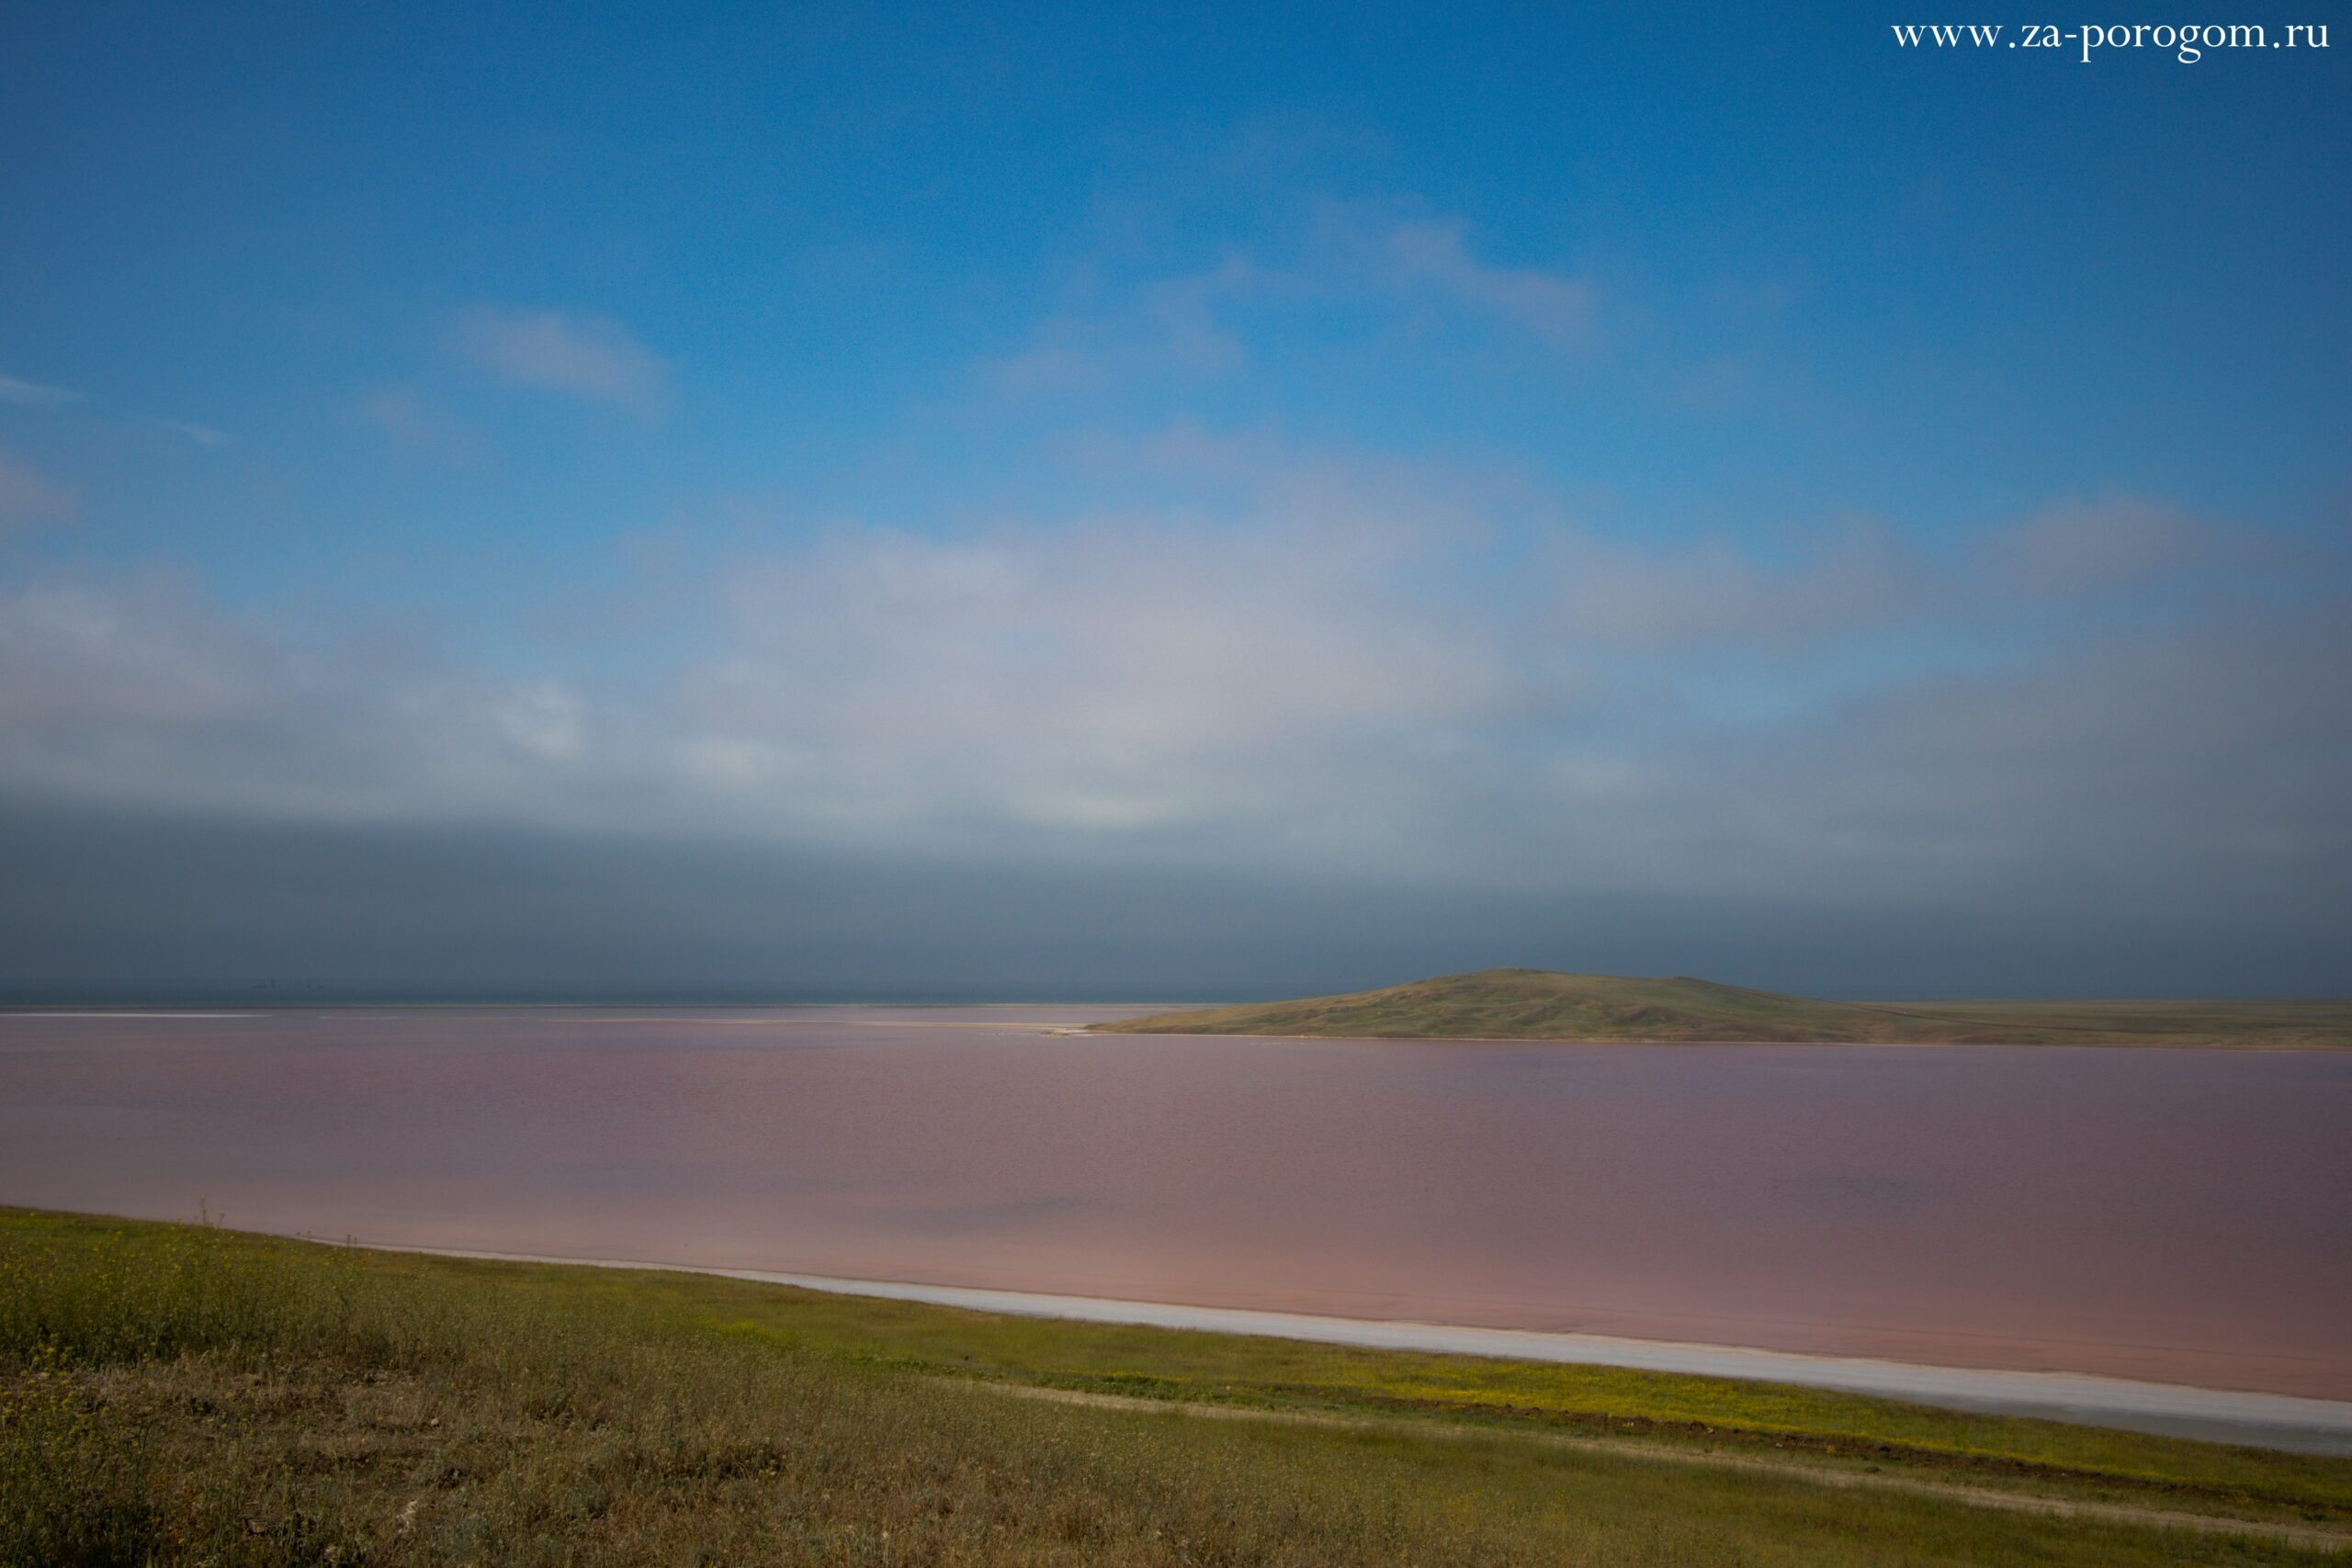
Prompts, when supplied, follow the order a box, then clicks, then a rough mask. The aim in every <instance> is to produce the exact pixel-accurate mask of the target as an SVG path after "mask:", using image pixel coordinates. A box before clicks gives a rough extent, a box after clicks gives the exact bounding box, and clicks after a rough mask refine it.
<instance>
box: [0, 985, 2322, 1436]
mask: <svg viewBox="0 0 2352 1568" xmlns="http://www.w3.org/2000/svg"><path fill="white" fill-rule="evenodd" d="M1118 1011H1119V1010H1117V1009H1104V1008H1075V1009H1073V1008H1053V1007H1031V1008H960V1009H959V1008H775V1009H734V1010H717V1009H710V1010H696V1009H677V1010H662V1009H626V1010H624V1009H609V1010H598V1009H551V1008H550V1009H485V1010H471V1009H408V1010H357V1009H354V1010H327V1011H319V1010H285V1011H266V1012H254V1013H241V1014H234V1015H225V1016H178V1017H160V1016H143V1017H125V1016H122V1015H119V1014H118V1015H111V1016H107V1015H96V1014H82V1015H37V1014H31V1013H22V1012H20V1013H11V1014H0V1202H7V1203H15V1204H25V1205H32V1206H38V1207H47V1208H62V1209H80V1210H93V1211H99V1212H105V1213H120V1214H133V1215H142V1216H157V1217H172V1216H180V1215H188V1214H192V1213H195V1212H196V1209H197V1206H198V1202H199V1201H202V1202H204V1203H205V1204H206V1205H208V1206H209V1208H210V1209H211V1210H212V1211H213V1212H214V1213H218V1214H220V1215H223V1216H225V1218H226V1221H227V1223H229V1224H233V1225H238V1226H241V1227H246V1228H252V1229H259V1230H271V1231H284V1232H308V1233H311V1234H314V1235H326V1236H335V1237H342V1236H352V1237H356V1238H357V1239H360V1240H364V1241H371V1242H379V1243H387V1244H395V1245H413V1246H435V1247H465V1248H479V1249H483V1250H491V1251H506V1252H527V1253H539V1254H548V1255H561V1256H577V1257H594V1258H632V1259H640V1260H645V1261H653V1262H677V1263H688V1264H700V1265H707V1266H720V1267H734V1268H747V1269H775V1270H783V1271H794V1272H801V1273H811V1274H831V1275H840V1276H844V1277H848V1278H854V1279H870V1280H916V1281H924V1282H930V1283H939V1284H956V1285H977V1286H984V1287H992V1288H998V1289H1009V1290H1020V1291H1034V1292H1053V1293H1059V1294H1071V1295H1091V1296H1108V1297H1117V1298H1123V1299H1128V1300H1139V1301H1159V1302H1175V1303H1190V1304H1198V1305H1213V1306H1239V1307H1256V1308H1267V1309H1274V1310H1283V1311H1299V1312H1312V1313H1321V1314H1334V1315H1340V1316H1353V1317H1374V1318H1411V1319H1417V1320H1425V1321H1432V1322H1440V1323H1454V1324H1469V1325H1488V1326H1498V1327H1515V1328H1537V1329H1554V1330H1572V1331H1583V1332H1589V1333H1600V1334H1611V1335H1625V1336H1633V1337H1647V1338H1667V1339H1681V1340H1699V1341H1707V1342H1714V1343H1722V1344H1732V1345H1748V1346H1759V1347H1765V1348H1775V1349H1790V1350H1804V1351H1816V1352H1826V1353H1832V1354H1848V1355H1871V1356H1883V1357H1890V1358H1894V1359H1904V1360H1915V1361H1929V1362H1940V1363H1945V1364H1950V1365H1960V1366H1981V1367H2002V1368H2013V1369H2041V1370H2062V1371H2089V1372H2104V1373H2110V1374H2114V1375H2119V1376H2124V1377H2131V1378H2141V1379H2148V1380H2152V1381H2157V1382H2184V1383H2196V1384H2201V1385H2205V1386H2210V1387H2215V1388H2238V1389H2248V1390H2260V1391H2267V1392H2271V1393H2293V1394H2305V1395H2312V1396H2317V1397H2322V1398H2330V1399H2339V1400H2341V1399H2347V1398H2352V1311H2348V1310H2346V1303H2352V1054H2335V1055H2331V1054H2323V1053H2290V1052H2223V1051H2172V1050H2146V1051H2142V1050H2091V1049H2073V1048H2049V1047H1994V1046H1939V1047H1928V1048H1902V1047H1874V1046H1803V1045H1762V1046H1657V1045H1634V1046H1603V1045H1513V1044H1463V1043H1402V1042H1379V1041H1296V1040H1233V1039H1213V1038H1184V1037H1170V1036H1152V1037H1133V1038H1125V1037H1119V1036H1103V1037H1095V1038H1070V1037H1057V1036H1052V1035H1048V1034H1046V1033H1043V1032H1042V1031H1044V1030H1046V1029H1049V1028H1055V1027H1066V1026H1069V1025H1073V1024H1077V1023H1082V1022H1086V1021H1095V1020H1100V1019H1103V1018H1104V1017H1107V1016H1114V1015H1116V1013H1117V1012H1118Z"/></svg>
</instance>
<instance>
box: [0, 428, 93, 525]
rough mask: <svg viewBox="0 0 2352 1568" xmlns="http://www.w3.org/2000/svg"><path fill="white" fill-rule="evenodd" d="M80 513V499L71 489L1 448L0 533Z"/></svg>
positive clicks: (59, 519)
mask: <svg viewBox="0 0 2352 1568" xmlns="http://www.w3.org/2000/svg"><path fill="white" fill-rule="evenodd" d="M80 510H81V498H80V497H79V496H77V495H75V494H74V491H73V490H72V488H71V487H69V486H67V485H64V484H62V483H60V482H59V481H57V480H56V479H51V478H50V477H49V476H48V475H47V474H44V473H42V472H41V471H40V469H39V468H34V467H33V466H32V464H30V463H28V462H27V461H26V460H25V459H24V458H22V457H17V455H16V454H15V453H13V452H11V451H9V450H8V449H7V448H6V447H5V446H0V533H6V532H7V531H8V530H10V529H13V528H21V527H26V526H29V525H33V524H39V523H56V522H61V521H63V520H65V519H67V518H70V517H72V516H74V514H75V513H77V512H79V511H80Z"/></svg>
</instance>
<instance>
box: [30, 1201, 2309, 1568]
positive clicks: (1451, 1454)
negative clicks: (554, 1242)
mask: <svg viewBox="0 0 2352 1568" xmlns="http://www.w3.org/2000/svg"><path fill="white" fill-rule="evenodd" d="M2034 1499H2040V1500H2046V1501H2047V1502H2048V1503H2049V1504H2050V1505H2052V1506H2071V1507H2074V1508H2076V1509H2078V1510H2081V1512H2079V1513H2078V1514H2077V1515H2076V1516H2075V1517H2048V1516H2046V1515H2044V1514H2042V1513H2041V1512H2028V1511H2019V1507H2018V1505H2019V1504H2021V1503H2023V1502H2026V1501H2028V1500H2034ZM2037 1506H2038V1505H2037ZM2200 1517H2201V1518H2203V1519H2205V1520H2206V1521H2207V1523H2208V1525H2209V1526H2210V1525H2211V1523H2212V1522H2214V1521H2218V1520H2222V1519H2232V1518H2234V1519H2243V1520H2252V1521H2256V1522H2257V1523H2258V1524H2259V1525H2260V1526H2261V1527H2262V1528H2261V1529H2258V1530H2257V1531H2256V1533H2251V1534H2247V1533H2220V1532H2217V1531H2216V1530H2214V1529H2211V1528H2206V1529H2191V1528H2188V1526H2189V1525H2191V1524H2192V1523H2194V1522H2195V1521H2196V1520H2197V1519H2198V1518H2200ZM2289 1529H2293V1530H2299V1531H2301V1532H2302V1533H2301V1537H2300V1539H2301V1541H2302V1542H2303V1544H2302V1545H2301V1546H2296V1545H2291V1544H2289V1543H2288V1541H2287V1540H2286V1538H2285V1536H2284V1535H2283V1534H2282V1533H2278V1532H2283V1531H2286V1530H2289ZM2346 1531H2352V1461H2331V1460H2320V1459H2308V1458H2298V1457H2294V1456H2288V1455H2280V1454H2271V1453H2265V1452H2259V1451H2256V1450H2231V1449H2222V1448H2216V1447H2211V1446H2209V1445H2202V1444H2196V1443H2187V1442H2178V1441H2173V1440H2169V1439H2164V1438H2144V1437H2135V1436H2131V1435H2128V1434H2120V1433H2111V1432H2100V1431H2095V1430H2090V1429H2086V1428H2078V1427H2064V1426H2057V1425H2052V1424H2048V1423H2038V1422H2030V1421H2015V1420H2002V1419H1996V1418H1989V1417H1973V1416H1954V1415H1950V1414H1945V1413H1940V1412H1935V1411H1930V1410H1926V1409H1921V1408H1917V1407H1913V1406H1907V1405H1903V1404H1893V1403H1889V1402H1884V1401H1876V1400H1867V1399H1858V1398H1851V1397H1846V1396H1839V1395H1832V1394H1823V1393H1808V1392H1805V1391H1802V1390H1795V1389H1788V1388H1780V1387H1773V1386H1770V1385H1760V1384H1744V1383H1737V1382H1724V1381H1718V1380H1706V1379H1692V1378H1676V1377H1665V1376H1658V1375H1653V1374H1644V1373H1636V1372H1627V1371H1614V1370H1608V1369H1580V1368H1573V1367H1556V1366H1544V1365H1523V1364H1517V1363H1510V1362H1501V1361H1482V1360H1474V1359H1463V1358H1449V1357H1438V1356H1422V1355H1412V1354H1397V1353H1388V1352H1374V1351H1361V1350H1351V1349H1348V1348H1338V1347H1325V1346H1307V1345H1296V1344H1290V1343H1286V1342H1283V1341H1275V1340H1263V1339H1247V1338H1235V1337H1222V1336H1214V1335H1203V1334H1189V1333H1178V1332H1171V1331H1165V1330H1153V1329H1143V1328H1127V1327H1117V1326H1109V1325H1077V1324H1065V1323H1052V1322H1044V1321H1039V1320H1035V1319H1022V1318H1011V1317H997V1316H991V1315H988V1314H975V1313H967V1312H958V1311H955V1310H952V1309H947V1308H939V1307H930V1306H923V1305H920V1304H916V1303H894V1302H884V1301H876V1300H873V1299H868V1298H855V1297H839V1296H830V1295H820V1294H814V1293H809V1292H797V1291H792V1290H787V1289H784V1288H781V1287H776V1286H769V1285H756V1284H750V1283H745V1282H739V1281H731V1280H714V1279H707V1278H700V1277H695V1276H685V1275H664V1274H657V1273H650V1272H639V1271H624V1270H604V1269H564V1268H557V1267H550V1266H528V1265H508V1264H488V1263H479V1262H466V1261H459V1260H454V1259H440V1258H418V1257H411V1256H403V1255H394V1254H377V1253H364V1252H356V1251H352V1250H348V1249H344V1248H334V1247H320V1246H316V1245H311V1244H306V1243H297V1242H288V1241H277V1240H270V1239H266V1238H261V1237H254V1236H246V1235H238V1234H236V1233H231V1232H225V1231H220V1230H217V1229H212V1228H209V1227H202V1226H172V1225H155V1224H131V1223H128V1222H116V1221H107V1220H97V1219H88V1218H82V1217H74V1216H65V1215H55V1214H39V1213H23V1212H15V1211H0V1562H6V1563H9V1564H19V1563H22V1564H35V1563H40V1564H47V1563H96V1562H110V1563H111V1562H122V1563H129V1562H190V1563H193V1562H210V1563H220V1564H232V1563H254V1564H264V1563H273V1564H274V1563H361V1562H383V1563H396V1562H416V1563H439V1562H496V1563H507V1562H524V1563H528V1562H587V1563H596V1562H664V1563H667V1562H818V1563H842V1564H849V1563H910V1564H912V1563H936V1564H961V1563H973V1564H978V1563H1071V1564H1077V1563H1109V1564H1130V1563H1132V1564H1179V1563H1235V1564H1238V1563H1258V1562H1263V1563H1282V1564H1319V1563H1332V1564H1339V1563H1348V1564H1363V1563H1381V1562H1414V1563H1530V1564H1532V1563H1592V1564H1600V1563H1611V1564H1629V1565H1647V1564H1692V1565H1697V1564H1707V1565H1715V1564H1725V1563H1756V1564H1789V1565H1792V1568H1793V1565H1797V1564H1822V1565H1838V1564H1860V1563H1949V1564H1961V1563H1967V1564H2008V1563H2016V1564H2024V1563H2054V1564H2076V1563H2080V1564H2091V1563H2100V1564H2130V1563H2158V1562H2166V1563H2177V1562H2194V1563H2282V1562H2322V1561H2343V1560H2346V1557H2347V1556H2352V1553H2347V1552H2345V1551H2341V1550H2336V1549H2335V1547H2334V1546H2333V1545H2332V1544H2331V1543H2332V1542H2335V1541H2338V1540H2352V1534H2346V1533H2344V1532H2346ZM2330 1551H2334V1553H2335V1554H2334V1555H2332V1556H2331V1555H2330Z"/></svg>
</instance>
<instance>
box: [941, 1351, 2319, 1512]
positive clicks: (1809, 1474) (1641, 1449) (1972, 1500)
mask: <svg viewBox="0 0 2352 1568" xmlns="http://www.w3.org/2000/svg"><path fill="white" fill-rule="evenodd" d="M940 1381H941V1382H952V1383H955V1384H956V1385H958V1386H960V1387H965V1388H981V1389H986V1390H988V1391H989V1392H990V1393H998V1394H1001V1395H1003V1396H1005V1397H1007V1398H1011V1399H1034V1400H1037V1401H1040V1402H1042V1403H1045V1404H1077V1405H1084V1406H1086V1407H1088V1408H1090V1409H1097V1410H1129V1411H1141V1412H1150V1413H1157V1414H1160V1415H1168V1416H1191V1417H1195V1418H1198V1419H1201V1420H1207V1421H1261V1422H1270V1423H1273V1424H1275V1425H1281V1426H1294V1427H1343V1428H1347V1429H1350V1430H1356V1431H1382V1432H1397V1433H1403V1434H1410V1435H1414V1436H1422V1437H1430V1438H1442V1439H1456V1438H1496V1437H1506V1438H1526V1439H1529V1440H1531V1441H1534V1442H1541V1443H1549V1444H1552V1445H1555V1446H1556V1447H1559V1448H1566V1449H1576V1450H1581V1451H1584V1452H1589V1453H1599V1454H1613V1455H1616V1456H1618V1457H1620V1458H1623V1459H1633V1460H1643V1461H1654V1462H1657V1463H1660V1464H1689V1465H1706V1466H1712V1467H1713V1468H1715V1469H1719V1470H1745V1471H1755V1472H1763V1473H1767V1474H1771V1475H1778V1476H1786V1477H1789V1478H1791V1479H1793V1480H1798V1481H1805V1482H1811V1483H1814V1484H1815V1485H1820V1486H1850V1487H1863V1488H1869V1489H1873V1490H1877V1491H1882V1492H1903V1493H1908V1494H1910V1495H1913V1496H1918V1497H1936V1498H1941V1499H1943V1500H1945V1501H1947V1502H1953V1503H1961V1504H1964V1505H1966V1506H1970V1507H1976V1508H1998V1509H2001V1510H2004V1511H2006V1512H2008V1513H2015V1514H2041V1515H2044V1516H2047V1517H2057V1518H2068V1519H2095V1520H2098V1521H2100V1522H2102V1523H2108V1524H2123V1525H2142V1526H2150V1527H2154V1528H2158V1529H2186V1530H2200V1531H2203V1532H2205V1533H2207V1534H2211V1535H2233V1536H2260V1537H2263V1538H2266V1539H2267V1540H2283V1541H2285V1542H2287V1543H2288V1544H2289V1545H2291V1546H2301V1547H2312V1548H2316V1549H2318V1550H2320V1551H2328V1550H2331V1549H2335V1550H2340V1549H2343V1548H2346V1547H2352V1529H2342V1528H2339V1527H2335V1526H2328V1525H2312V1524H2297V1523H2293V1522H2290V1521H2287V1520H2278V1521H2276V1522H2272V1521H2267V1520H2260V1519H2237V1518H2228V1517H2222V1516H2219V1515H2214V1514H2193V1513H2185V1512H2182V1511H2180V1510H2177V1509H2173V1508H2158V1507H2149V1506H2143V1505H2140V1504H2134V1503H2109V1502H2100V1501H2097V1500H2094V1499H2090V1498H2072V1497H2051V1496H2042V1495H2033V1494H2030V1493H2022V1492H2007V1491H2002V1490H1998V1489H1996V1488H1991V1487H1983V1486H1969V1485H1965V1484H1962V1483H1958V1482H1951V1481H1927V1480H1922V1479H1919V1478H1917V1477H1914V1476H1905V1475H1888V1474H1884V1473H1877V1474H1873V1473H1871V1472H1868V1471H1860V1470H1841V1469H1837V1468H1833V1467H1830V1466H1826V1465H1818V1464H1807V1463H1804V1462H1803V1461H1791V1460H1784V1459H1772V1458H1768V1457H1765V1456H1763V1455H1758V1454H1741V1453H1725V1452H1724V1451H1722V1450H1692V1449H1689V1448H1685V1447H1682V1446H1679V1445H1677V1444H1673V1443H1660V1442H1651V1441H1646V1440H1644V1439H1642V1438H1584V1437H1577V1436H1576V1435H1574V1434H1572V1433H1566V1432H1543V1431H1517V1430H1512V1429H1510V1428H1507V1427H1478V1426H1470V1425H1466V1424H1457V1423H1440V1422H1421V1421H1411V1422H1407V1421H1397V1420H1384V1419H1382V1418H1380V1417H1378V1416H1342V1415H1337V1414H1333V1413H1330V1412H1326V1411H1319V1410H1260V1409H1250V1408H1247V1407H1244V1406H1238V1405H1229V1404H1184V1403H1182V1402H1179V1401H1175V1400H1166V1399H1139V1398H1136V1397H1133V1396H1131V1395H1126V1394H1116V1393H1089V1392H1086V1391H1084V1390H1080V1389H1067V1388H1039V1387H1036V1386H1035V1385H1033V1384H1028V1383H1012V1382H989V1381H988V1380H985V1379H968V1378H943V1379H941V1380H940Z"/></svg>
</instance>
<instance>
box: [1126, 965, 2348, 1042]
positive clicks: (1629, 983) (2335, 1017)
mask: <svg viewBox="0 0 2352 1568" xmlns="http://www.w3.org/2000/svg"><path fill="white" fill-rule="evenodd" d="M1094 1028H1095V1029H1096V1030H1097V1031H1101V1032H1116V1033H1127V1034H1265V1035H1310V1036H1311V1035H1323V1036H1332V1037H1339V1038H1350V1039H1372V1040H1632V1041H1641V1040H1650V1041H1668V1042H1690V1043H1702V1042H1708V1041H1718V1042H1726V1043H1728V1042H1751V1041H1752V1042H1782V1043H1806V1042H1819V1043H1866V1042H1875V1043H1886V1044H1972V1043H1973V1044H2031V1045H2202V1046H2263V1047H2270V1048H2274V1049H2290V1048H2293V1049H2312V1048H2329V1047H2334V1048H2342V1047H2346V1046H2352V1001H2260V1002H2228V1001H2179V1002H2174V1001H2162V1002H2150V1001H2064V1002H1824V1001H1815V1000H1813V999H1811V998H1806V997H1791V996H1782V995H1781V994H1780V993H1778V992H1775V991H1753V990H1747V989H1745V988H1743V987H1738V986H1719V985H1716V984H1715V983H1713V981H1709V980H1694V979H1691V978H1690V977H1689V976H1679V975H1678V976H1669V977H1667V978H1664V979H1642V978H1633V977H1628V976H1618V975H1561V974H1555V973H1553V972H1551V971H1549V970H1544V969H1482V970H1479V971H1477V972H1476V973H1475V974H1469V975H1443V976H1438V977H1437V978H1435V979H1430V980H1416V981H1413V982H1412V983H1410V984H1408V985H1403V986H1390V987H1386V988H1385V989H1382V990H1377V991H1355V992H1351V993H1349V994H1348V995H1345V996H1337V997H1309V998H1305V999H1304V1000H1300V1001H1289V1002H1267V1003H1257V1004H1248V1005H1244V1006H1240V1007H1224V1008H1200V1009H1193V1010H1187V1011H1183V1012H1168V1013H1154V1014H1152V1015H1150V1016H1148V1017H1145V1018H1130V1019H1123V1020H1120V1021H1116V1022H1111V1023H1101V1024H1096V1025H1095V1026H1094Z"/></svg>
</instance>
